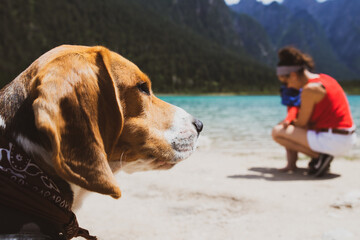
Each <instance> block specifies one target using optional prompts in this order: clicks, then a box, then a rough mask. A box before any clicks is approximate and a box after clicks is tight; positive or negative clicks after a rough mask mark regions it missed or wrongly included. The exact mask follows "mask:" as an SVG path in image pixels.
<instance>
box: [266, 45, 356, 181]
mask: <svg viewBox="0 0 360 240" xmlns="http://www.w3.org/2000/svg"><path fill="white" fill-rule="evenodd" d="M278 56H279V62H278V67H277V76H278V78H279V80H280V82H281V83H283V84H285V85H286V86H287V87H288V88H294V89H302V91H301V96H300V98H301V105H300V110H299V113H298V116H297V119H295V120H294V121H292V123H291V124H290V125H288V124H283V123H280V124H278V125H276V126H275V127H274V128H273V131H272V137H273V139H274V140H275V141H276V142H277V143H279V144H280V145H282V146H284V147H285V148H286V150H287V165H286V167H285V168H283V170H286V171H294V170H296V168H297V167H296V161H297V159H298V152H301V153H304V154H306V155H308V156H310V157H311V158H312V159H311V161H310V162H309V174H313V175H314V176H315V177H319V176H321V175H323V174H324V173H325V172H326V171H327V170H328V169H329V167H330V163H331V161H332V160H333V158H334V156H339V155H342V154H344V153H346V152H347V151H349V150H350V149H351V148H352V146H353V145H354V144H355V142H356V135H355V125H354V122H353V119H352V116H351V112H350V106H349V103H348V100H347V98H346V95H345V93H344V91H343V89H342V88H341V86H340V85H339V84H338V82H337V81H336V80H335V79H333V78H332V77H330V76H328V75H326V74H315V73H312V72H311V70H312V69H313V68H314V62H313V60H312V58H311V57H310V56H309V55H307V54H304V53H302V52H301V51H300V50H298V49H296V48H293V47H285V48H283V49H281V50H280V51H279V52H278Z"/></svg>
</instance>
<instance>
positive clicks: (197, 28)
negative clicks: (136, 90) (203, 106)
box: [0, 0, 278, 92]
mask: <svg viewBox="0 0 360 240" xmlns="http://www.w3.org/2000/svg"><path fill="white" fill-rule="evenodd" d="M174 3H176V4H174ZM196 4H197V5H194V4H193V1H185V0H183V1H180V0H179V1H176V0H174V1H173V0H171V1H170V0H156V1H155V0H154V1H146V3H145V2H142V1H140V0H133V1H127V0H103V1H95V0H86V1H84V0H53V1H47V0H36V1H23V0H2V1H0V19H1V20H2V21H1V24H0V31H1V33H2V34H1V37H0V52H1V54H2V55H1V59H0V81H1V85H4V84H6V83H7V82H9V81H11V80H12V79H13V78H14V77H15V76H16V75H17V74H19V73H20V72H21V71H23V70H24V69H25V68H26V67H27V66H28V65H29V64H30V63H31V62H32V61H34V60H35V59H36V58H37V57H39V56H40V55H41V54H42V53H44V52H46V51H47V50H49V49H51V48H53V47H55V46H58V45H61V44H81V45H104V46H106V47H108V48H110V49H111V50H114V51H116V52H118V53H120V54H121V55H123V56H124V57H126V58H128V59H129V60H131V61H133V62H134V63H135V64H137V65H138V66H139V67H140V68H141V69H142V70H143V71H144V72H145V73H146V74H148V75H149V77H150V78H151V79H152V81H153V86H154V89H155V91H157V92H189V91H190V92H242V91H257V92H259V91H267V89H276V88H277V85H278V82H277V79H276V76H275V74H274V72H273V70H272V69H270V68H268V67H266V66H265V65H264V64H261V63H259V62H257V61H256V60H255V59H256V58H255V57H251V56H250V54H251V52H250V54H249V53H248V51H247V49H248V47H246V46H245V42H246V41H248V40H247V38H248V36H246V37H244V38H243V39H241V38H238V37H237V36H238V35H239V32H241V31H235V30H234V29H233V27H232V26H229V24H230V25H231V24H232V17H231V16H234V15H236V14H234V13H232V12H231V11H230V10H229V9H228V8H227V6H226V5H225V4H224V2H223V1H222V0H209V1H200V0H199V1H196ZM215 6H216V7H215ZM218 7H221V10H219V11H218V10H217V8H218ZM157 8H161V9H160V10H161V11H158V10H156V9H157ZM186 11H190V12H191V14H189V15H187V14H184V12H186ZM223 11H225V13H224V12H223ZM175 13H177V14H175ZM173 14H174V16H173V18H170V17H169V16H172V15H173ZM223 14H224V15H223ZM219 21H223V22H220V23H219ZM236 21H237V23H238V24H241V23H242V22H251V24H255V23H256V22H255V21H254V20H252V19H251V20H249V19H247V18H246V17H244V16H240V17H238V20H236ZM236 21H235V22H236ZM193 23H194V24H193ZM256 24H257V26H258V28H260V30H261V26H260V25H259V24H258V23H256ZM190 26H191V27H190ZM212 28H215V30H213V29H212ZM218 31H219V32H218ZM262 31H263V34H264V33H265V31H264V30H262ZM264 46H265V43H264Z"/></svg>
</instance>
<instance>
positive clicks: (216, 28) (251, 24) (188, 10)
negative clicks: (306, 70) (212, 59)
mask: <svg viewBox="0 0 360 240" xmlns="http://www.w3.org/2000/svg"><path fill="white" fill-rule="evenodd" d="M134 1H136V2H138V3H140V4H141V5H142V6H144V7H147V8H148V9H151V10H154V11H156V12H157V13H158V14H159V15H162V16H164V17H165V18H168V19H169V20H170V21H173V22H174V23H176V24H179V25H181V26H184V27H186V28H188V29H191V30H192V31H194V32H195V33H197V34H199V35H201V36H203V37H205V38H207V39H210V40H212V41H214V42H216V43H217V44H219V45H221V46H223V47H225V48H227V49H229V50H231V51H234V52H236V53H238V54H240V55H246V56H247V57H248V58H253V59H255V60H258V61H260V62H263V63H266V64H269V65H270V64H271V63H273V61H274V59H275V58H276V53H275V51H274V49H273V47H272V45H271V42H270V39H269V37H268V35H267V33H266V31H265V29H264V28H263V27H262V26H261V25H260V24H259V23H258V22H257V21H255V20H254V19H253V18H250V17H248V16H247V15H238V14H234V13H233V12H232V11H230V9H229V7H228V6H227V5H226V4H225V2H224V1H223V0H174V1H170V0H157V1H148V0H134Z"/></svg>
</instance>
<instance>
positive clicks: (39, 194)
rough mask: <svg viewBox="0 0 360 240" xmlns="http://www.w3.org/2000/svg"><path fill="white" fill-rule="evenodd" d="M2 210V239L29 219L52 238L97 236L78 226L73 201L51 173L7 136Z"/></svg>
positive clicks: (1, 160) (1, 166)
mask: <svg viewBox="0 0 360 240" xmlns="http://www.w3.org/2000/svg"><path fill="white" fill-rule="evenodd" d="M0 211H1V216H0V220H1V221H0V239H1V234H15V233H18V232H19V231H20V229H21V227H22V226H23V225H24V224H26V223H29V222H30V223H31V222H34V223H36V224H37V225H38V226H39V227H40V229H41V232H42V233H44V234H46V235H47V236H49V237H51V239H59V240H69V239H72V238H74V237H78V236H81V237H84V238H85V239H87V240H95V239H97V238H96V237H94V236H91V235H90V234H89V232H88V231H87V230H85V229H83V228H80V227H79V225H78V222H77V220H76V216H75V214H74V213H73V212H72V211H71V202H69V200H68V199H66V197H65V196H64V194H63V192H62V191H61V190H60V188H59V187H58V186H57V184H55V182H54V181H53V180H52V179H51V178H50V177H49V175H48V174H46V173H45V172H44V171H43V170H42V169H41V168H40V167H39V166H38V165H37V164H35V163H34V161H33V160H32V159H31V158H30V157H29V156H28V155H27V154H26V153H25V152H24V151H23V150H22V149H21V148H19V147H18V146H16V145H15V144H14V142H12V141H11V142H10V141H8V140H7V139H6V138H4V137H0ZM12 239H13V238H12ZM15 239H16V238H15ZM45 239H47V238H45Z"/></svg>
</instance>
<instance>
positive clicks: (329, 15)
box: [309, 0, 360, 74]
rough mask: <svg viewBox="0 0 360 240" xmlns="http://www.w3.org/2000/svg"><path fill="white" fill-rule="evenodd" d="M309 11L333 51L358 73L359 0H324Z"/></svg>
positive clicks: (359, 45) (359, 38) (359, 60)
mask: <svg viewBox="0 0 360 240" xmlns="http://www.w3.org/2000/svg"><path fill="white" fill-rule="evenodd" d="M309 12H310V13H311V14H312V15H313V17H314V18H315V19H316V20H317V21H318V22H319V23H320V25H321V26H322V27H323V29H324V30H325V33H326V35H327V37H328V39H329V41H330V43H331V45H332V46H333V48H334V50H335V52H336V53H337V54H338V55H339V56H340V57H341V59H343V60H344V62H345V63H346V64H347V65H348V66H350V68H351V69H352V70H353V71H355V72H356V73H358V74H360V44H359V43H360V15H359V12H360V1H358V0H332V1H326V2H324V3H322V4H319V5H318V6H317V7H316V8H314V9H309Z"/></svg>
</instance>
